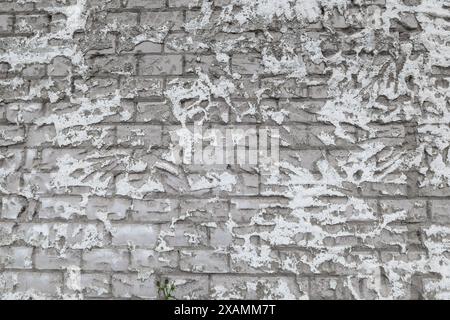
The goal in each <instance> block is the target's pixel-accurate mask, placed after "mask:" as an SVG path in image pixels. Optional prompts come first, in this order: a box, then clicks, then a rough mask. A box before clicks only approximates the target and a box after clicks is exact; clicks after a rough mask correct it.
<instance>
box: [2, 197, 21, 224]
mask: <svg viewBox="0 0 450 320" xmlns="http://www.w3.org/2000/svg"><path fill="white" fill-rule="evenodd" d="M26 206H27V201H26V199H25V198H22V197H18V196H9V197H3V198H2V206H1V208H2V210H1V217H2V218H3V219H10V220H16V219H17V218H18V217H19V215H20V214H21V213H22V212H24V211H25V208H26Z"/></svg>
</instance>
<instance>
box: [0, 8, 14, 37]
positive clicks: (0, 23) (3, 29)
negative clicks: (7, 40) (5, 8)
mask: <svg viewBox="0 0 450 320" xmlns="http://www.w3.org/2000/svg"><path fill="white" fill-rule="evenodd" d="M2 5H3V3H2ZM13 21H14V20H13V16H12V15H5V14H0V34H1V33H7V32H12V30H13Z"/></svg>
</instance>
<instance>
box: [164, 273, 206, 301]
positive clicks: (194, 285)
mask: <svg viewBox="0 0 450 320" xmlns="http://www.w3.org/2000/svg"><path fill="white" fill-rule="evenodd" d="M163 278H169V279H170V281H173V283H174V285H175V288H176V289H175V292H174V296H175V299H178V300H186V299H187V300H199V299H207V298H208V297H209V292H208V282H209V281H208V276H206V275H190V274H189V275H188V274H185V275H182V276H176V275H170V276H168V277H163Z"/></svg>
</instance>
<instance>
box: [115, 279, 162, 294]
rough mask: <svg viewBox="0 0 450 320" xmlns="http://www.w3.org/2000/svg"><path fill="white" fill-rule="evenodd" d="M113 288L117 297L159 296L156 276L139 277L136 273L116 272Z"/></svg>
mask: <svg viewBox="0 0 450 320" xmlns="http://www.w3.org/2000/svg"><path fill="white" fill-rule="evenodd" d="M112 290H113V296H114V297H116V298H142V299H155V298H156V297H157V293H156V291H157V289H156V280H155V278H154V276H151V277H149V278H145V279H139V277H138V275H136V274H115V275H113V278H112Z"/></svg>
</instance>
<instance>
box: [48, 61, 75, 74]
mask: <svg viewBox="0 0 450 320" xmlns="http://www.w3.org/2000/svg"><path fill="white" fill-rule="evenodd" d="M71 69H72V63H71V61H70V60H69V59H67V58H66V57H56V58H54V59H53V60H52V63H51V64H50V65H49V66H48V75H49V76H53V77H65V76H67V75H68V74H69V72H70V71H71Z"/></svg>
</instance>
